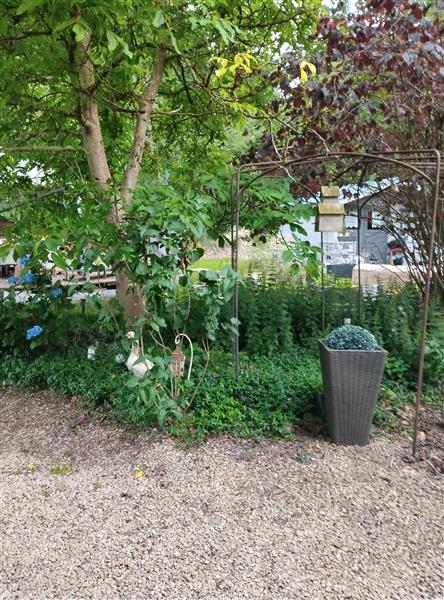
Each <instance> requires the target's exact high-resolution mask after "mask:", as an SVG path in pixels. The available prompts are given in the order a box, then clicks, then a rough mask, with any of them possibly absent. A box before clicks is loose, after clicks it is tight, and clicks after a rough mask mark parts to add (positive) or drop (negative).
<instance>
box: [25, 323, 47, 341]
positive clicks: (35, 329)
mask: <svg viewBox="0 0 444 600" xmlns="http://www.w3.org/2000/svg"><path fill="white" fill-rule="evenodd" d="M42 332H43V327H40V325H34V327H31V328H30V329H28V331H27V332H26V339H27V340H28V341H29V340H31V339H32V338H33V337H37V336H38V335H40V334H41V333H42Z"/></svg>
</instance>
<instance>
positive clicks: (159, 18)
mask: <svg viewBox="0 0 444 600" xmlns="http://www.w3.org/2000/svg"><path fill="white" fill-rule="evenodd" d="M164 23H165V18H164V16H163V12H162V11H161V10H160V9H159V10H158V11H157V12H156V14H155V15H154V19H153V25H154V27H160V26H161V25H163V24H164Z"/></svg>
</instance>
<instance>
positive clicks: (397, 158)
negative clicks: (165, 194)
mask: <svg viewBox="0 0 444 600" xmlns="http://www.w3.org/2000/svg"><path fill="white" fill-rule="evenodd" d="M341 158H342V159H347V158H350V159H351V158H356V159H360V160H359V162H361V163H364V164H365V163H375V162H376V163H377V162H383V163H385V164H392V165H396V166H398V167H402V168H404V169H407V170H409V171H410V172H413V173H416V174H417V175H419V176H420V177H421V178H423V179H425V180H426V181H427V182H428V183H429V184H430V186H431V189H432V197H433V208H432V227H431V233H430V246H429V251H428V262H427V271H426V281H425V289H424V300H423V304H424V309H423V318H422V327H421V337H420V346H419V360H418V378H417V386H416V402H415V417H414V433H413V446H412V454H413V456H415V454H416V451H417V438H418V422H419V409H420V406H421V400H422V388H423V383H424V357H425V343H426V337H427V324H428V318H429V305H430V292H431V283H432V273H433V256H434V247H435V236H436V231H437V220H438V203H439V183H440V174H441V155H440V152H439V151H438V150H435V149H427V148H424V149H419V150H404V151H398V152H381V153H378V154H368V153H365V152H332V153H329V154H313V155H310V156H307V157H305V158H296V159H291V160H285V159H281V160H277V161H273V162H269V161H268V162H257V163H249V164H245V165H241V166H240V167H238V169H237V171H236V175H235V177H234V181H233V188H232V192H233V194H232V212H231V215H232V219H231V265H232V267H233V269H234V270H236V271H237V269H238V264H239V224H240V210H241V204H242V196H243V193H244V192H245V190H246V189H247V188H248V187H250V186H251V184H252V183H253V182H254V181H256V180H257V179H260V178H262V177H265V176H266V175H268V174H270V173H273V172H274V171H276V170H277V169H288V167H291V168H295V167H301V166H305V165H308V164H312V163H319V162H327V161H331V160H332V159H341ZM425 170H431V172H432V174H431V175H429V174H427V173H426V171H425ZM255 171H260V172H259V173H258V175H257V176H256V177H255V178H253V179H252V180H250V181H249V182H248V184H247V185H245V186H241V183H240V178H241V174H242V173H248V172H255ZM359 236H360V232H359V231H358V238H359ZM322 259H323V249H322ZM358 272H359V273H358V286H359V298H360V296H361V278H360V264H359V260H358ZM232 312H233V315H232V316H233V318H235V319H238V316H239V286H238V283H236V286H235V290H234V295H233V304H232ZM233 364H234V368H235V370H236V375H237V376H238V375H239V372H240V363H239V335H238V333H236V334H235V335H234V337H233Z"/></svg>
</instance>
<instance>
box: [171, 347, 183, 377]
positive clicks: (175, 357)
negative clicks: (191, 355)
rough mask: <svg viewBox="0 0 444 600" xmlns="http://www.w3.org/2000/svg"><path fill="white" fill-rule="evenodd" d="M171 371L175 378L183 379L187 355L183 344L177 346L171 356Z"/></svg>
mask: <svg viewBox="0 0 444 600" xmlns="http://www.w3.org/2000/svg"><path fill="white" fill-rule="evenodd" d="M169 366H170V371H171V373H172V374H173V375H174V376H175V377H182V375H183V374H184V371H185V354H184V353H183V352H182V346H181V344H177V346H176V347H175V349H174V350H173V353H172V355H171V362H170V365H169Z"/></svg>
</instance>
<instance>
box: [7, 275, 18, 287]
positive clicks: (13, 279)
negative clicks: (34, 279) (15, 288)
mask: <svg viewBox="0 0 444 600" xmlns="http://www.w3.org/2000/svg"><path fill="white" fill-rule="evenodd" d="M17 281H18V279H17V277H15V275H11V277H8V283H9V285H15V284H16V283H17Z"/></svg>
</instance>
